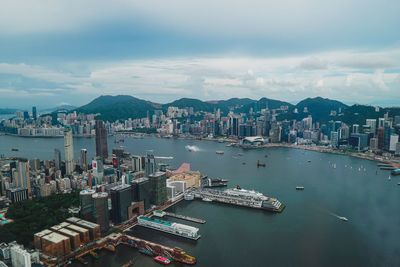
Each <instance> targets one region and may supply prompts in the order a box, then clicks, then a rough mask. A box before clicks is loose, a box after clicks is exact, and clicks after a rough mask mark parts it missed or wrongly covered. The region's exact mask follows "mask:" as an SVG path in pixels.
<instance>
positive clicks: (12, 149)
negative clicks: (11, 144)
mask: <svg viewBox="0 0 400 267" xmlns="http://www.w3.org/2000/svg"><path fill="white" fill-rule="evenodd" d="M11 151H19V149H18V148H11Z"/></svg>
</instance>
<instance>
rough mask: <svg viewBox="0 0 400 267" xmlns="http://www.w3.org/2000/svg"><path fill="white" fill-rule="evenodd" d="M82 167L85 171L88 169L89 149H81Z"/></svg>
mask: <svg viewBox="0 0 400 267" xmlns="http://www.w3.org/2000/svg"><path fill="white" fill-rule="evenodd" d="M80 163H81V169H82V170H83V171H85V172H87V170H88V162H87V149H84V148H83V149H81V160H80Z"/></svg>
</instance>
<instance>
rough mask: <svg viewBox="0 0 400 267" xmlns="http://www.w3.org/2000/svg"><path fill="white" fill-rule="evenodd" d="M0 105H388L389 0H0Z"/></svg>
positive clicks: (399, 66)
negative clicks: (102, 101) (113, 100)
mask: <svg viewBox="0 0 400 267" xmlns="http://www.w3.org/2000/svg"><path fill="white" fill-rule="evenodd" d="M0 6H1V9H0V108H2V107H3V108H4V107H16V108H27V107H29V106H33V105H36V106H38V107H40V108H49V107H55V106H58V105H61V104H72V105H76V106H79V105H83V104H86V103H88V102H89V101H91V100H93V99H94V98H96V97H98V96H100V95H106V94H107V95H119V94H127V95H132V96H135V97H138V98H142V99H146V100H150V101H153V102H158V103H167V102H170V101H173V100H175V99H179V98H182V97H189V98H198V99H202V100H216V99H228V98H231V97H249V98H253V99H259V98H261V97H268V98H273V99H279V100H284V101H288V102H291V103H297V102H298V101H300V100H302V99H304V98H307V97H316V96H322V97H326V98H331V99H337V100H340V101H343V102H345V103H347V104H353V103H360V104H371V105H381V106H400V30H399V25H400V15H399V14H400V13H399V11H400V1H398V0H380V1H372V0H336V1H325V0H279V1H270V0H168V1H166V0H146V1H136V0H113V1H101V0H100V1H99V0H0Z"/></svg>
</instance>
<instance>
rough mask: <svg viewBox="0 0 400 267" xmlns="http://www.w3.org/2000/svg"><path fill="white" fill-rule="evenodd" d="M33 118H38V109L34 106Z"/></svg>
mask: <svg viewBox="0 0 400 267" xmlns="http://www.w3.org/2000/svg"><path fill="white" fill-rule="evenodd" d="M32 118H33V119H34V120H36V119H37V110H36V107H32Z"/></svg>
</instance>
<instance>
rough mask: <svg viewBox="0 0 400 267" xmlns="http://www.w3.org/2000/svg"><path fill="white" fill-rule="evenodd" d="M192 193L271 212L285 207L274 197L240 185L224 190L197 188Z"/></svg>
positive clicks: (200, 196)
mask: <svg viewBox="0 0 400 267" xmlns="http://www.w3.org/2000/svg"><path fill="white" fill-rule="evenodd" d="M194 194H195V197H196V198H201V199H204V198H207V199H210V200H211V201H215V202H222V203H227V204H232V205H237V206H244V207H250V208H256V209H264V210H269V211H273V212H282V211H283V209H284V208H285V205H284V204H282V203H281V202H280V201H279V200H277V199H276V198H272V197H267V196H264V195H263V194H262V193H260V192H257V191H254V190H246V189H242V188H240V187H237V188H232V189H227V190H224V191H220V190H213V189H197V190H196V191H195V192H194Z"/></svg>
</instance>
